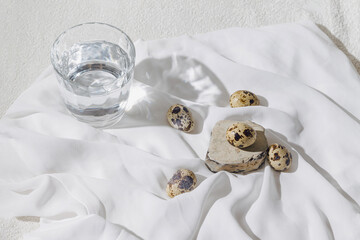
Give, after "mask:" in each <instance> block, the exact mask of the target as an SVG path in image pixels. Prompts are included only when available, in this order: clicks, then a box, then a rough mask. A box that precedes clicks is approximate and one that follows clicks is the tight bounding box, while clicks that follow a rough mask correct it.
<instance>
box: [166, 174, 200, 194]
mask: <svg viewBox="0 0 360 240" xmlns="http://www.w3.org/2000/svg"><path fill="white" fill-rule="evenodd" d="M195 186H196V176H195V174H194V173H193V172H192V171H191V170H188V169H180V170H178V171H176V173H175V174H174V175H173V176H172V178H170V180H169V182H168V184H167V187H166V193H167V194H168V195H169V197H171V198H173V197H175V196H177V195H179V194H182V193H185V192H190V191H192V190H193V189H194V188H195Z"/></svg>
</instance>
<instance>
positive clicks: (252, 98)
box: [230, 90, 260, 108]
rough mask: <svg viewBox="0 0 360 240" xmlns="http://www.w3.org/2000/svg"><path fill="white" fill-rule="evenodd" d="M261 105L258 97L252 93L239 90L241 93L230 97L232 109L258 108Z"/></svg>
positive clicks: (237, 92)
mask: <svg viewBox="0 0 360 240" xmlns="http://www.w3.org/2000/svg"><path fill="white" fill-rule="evenodd" d="M259 104H260V101H259V99H258V97H257V96H256V95H255V94H254V93H252V92H250V91H246V90H239V91H236V92H234V93H233V94H231V96H230V106H231V107H232V108H237V107H246V106H256V105H259Z"/></svg>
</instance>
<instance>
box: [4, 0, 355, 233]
mask: <svg viewBox="0 0 360 240" xmlns="http://www.w3.org/2000/svg"><path fill="white" fill-rule="evenodd" d="M300 20H312V21H314V22H316V23H318V24H321V28H322V29H323V30H324V31H325V32H326V33H327V34H328V35H329V36H330V37H331V38H332V39H333V41H335V43H336V44H337V45H338V47H340V48H341V49H342V50H343V51H344V52H345V53H346V54H347V55H348V56H349V58H350V59H351V60H352V61H353V63H354V65H355V66H356V67H357V69H358V71H359V72H360V63H359V61H358V60H357V59H360V1H359V0H344V1H341V0H272V1H270V0H147V1H145V0H78V1H77V0H63V1H54V0H52V1H50V0H42V1H40V0H23V1H21V0H0V117H1V116H2V115H3V114H4V112H5V111H6V109H7V108H8V107H9V105H10V104H11V103H12V102H13V101H14V100H15V99H16V98H17V97H18V96H19V95H20V94H21V92H22V91H24V90H25V89H26V88H27V87H28V86H29V85H30V84H31V83H32V82H33V81H34V80H35V79H36V77H37V76H38V75H39V74H40V73H41V72H42V71H43V69H44V68H45V67H47V66H48V65H49V64H50V58H49V54H50V47H51V44H52V43H53V41H54V40H55V38H56V37H57V35H59V34H60V33H61V32H62V31H64V30H65V29H67V28H69V27H71V26H73V25H76V24H79V23H83V22H89V21H100V22H106V23H109V24H112V25H115V26H117V27H119V28H121V29H122V30H124V31H125V32H126V33H128V34H129V36H130V37H131V38H132V39H133V40H136V39H139V38H142V39H145V40H147V39H156V38H164V37H172V36H178V35H182V34H195V33H202V32H207V31H213V30H216V29H222V28H227V27H238V26H240V27H257V26H262V25H270V24H276V23H284V22H293V21H300ZM29 220H31V219H29V218H22V220H19V219H16V218H13V219H10V220H9V219H0V239H18V238H19V237H20V236H21V235H22V232H26V231H29V230H30V229H32V228H34V227H36V226H37V224H38V223H37V222H35V223H33V222H31V221H30V222H29ZM35 221H36V219H35Z"/></svg>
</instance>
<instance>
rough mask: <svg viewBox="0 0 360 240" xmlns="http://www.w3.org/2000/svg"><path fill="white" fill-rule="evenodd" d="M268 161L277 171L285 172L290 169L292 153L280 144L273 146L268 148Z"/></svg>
mask: <svg viewBox="0 0 360 240" xmlns="http://www.w3.org/2000/svg"><path fill="white" fill-rule="evenodd" d="M267 157H268V161H269V164H270V166H271V167H272V168H273V169H275V170H276V171H285V170H287V169H289V168H290V166H291V162H292V156H291V153H290V152H289V151H288V150H287V149H286V148H285V147H284V146H281V145H280V144H273V145H271V146H270V147H269V148H268V155H267Z"/></svg>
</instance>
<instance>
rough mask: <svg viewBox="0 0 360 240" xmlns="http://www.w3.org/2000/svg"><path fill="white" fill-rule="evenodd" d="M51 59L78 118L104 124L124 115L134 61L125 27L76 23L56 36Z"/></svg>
mask: <svg viewBox="0 0 360 240" xmlns="http://www.w3.org/2000/svg"><path fill="white" fill-rule="evenodd" d="M51 62H52V65H53V67H54V69H55V71H56V75H57V78H58V82H59V86H60V91H61V95H62V97H63V99H64V102H65V105H66V107H67V109H68V110H69V111H70V112H71V114H72V115H74V116H75V117H76V118H77V119H78V120H80V121H82V122H86V123H89V124H91V125H92V126H94V127H99V128H102V127H108V126H111V125H113V124H115V123H117V122H118V121H119V120H120V119H121V117H122V116H123V114H124V112H125V107H126V103H127V100H128V97H129V89H130V85H131V82H132V78H133V73H134V65H135V47H134V44H133V42H132V41H131V39H130V38H129V37H128V36H127V35H126V34H125V33H124V32H123V31H121V30H120V29H118V28H116V27H113V26H111V25H108V24H105V23H95V22H94V23H85V24H80V25H77V26H74V27H72V28H70V29H68V30H66V31H65V32H63V33H62V34H60V36H59V37H58V38H57V39H56V40H55V42H54V44H53V46H52V49H51Z"/></svg>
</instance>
